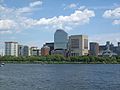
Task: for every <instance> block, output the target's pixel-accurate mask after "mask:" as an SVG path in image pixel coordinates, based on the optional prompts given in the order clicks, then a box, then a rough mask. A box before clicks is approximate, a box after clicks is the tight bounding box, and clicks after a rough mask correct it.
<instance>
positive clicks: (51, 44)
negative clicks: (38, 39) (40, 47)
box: [44, 42, 54, 55]
mask: <svg viewBox="0 0 120 90" xmlns="http://www.w3.org/2000/svg"><path fill="white" fill-rule="evenodd" d="M44 46H48V47H49V48H50V50H49V55H51V51H52V50H54V42H51V43H45V44H44Z"/></svg>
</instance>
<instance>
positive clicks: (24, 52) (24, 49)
mask: <svg viewBox="0 0 120 90" xmlns="http://www.w3.org/2000/svg"><path fill="white" fill-rule="evenodd" d="M18 56H30V48H29V47H28V46H26V45H25V46H24V45H18Z"/></svg>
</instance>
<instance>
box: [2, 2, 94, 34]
mask: <svg viewBox="0 0 120 90" xmlns="http://www.w3.org/2000/svg"><path fill="white" fill-rule="evenodd" d="M38 5H42V2H41V1H36V2H32V3H30V4H29V6H26V7H22V8H8V7H6V6H2V5H0V19H1V20H0V23H1V24H0V25H1V26H0V29H1V30H2V33H5V31H6V33H8V32H9V31H8V30H11V29H13V28H14V32H15V31H16V32H19V31H21V30H25V29H30V28H36V29H37V28H42V29H51V30H53V29H57V28H62V29H68V30H72V28H74V27H76V26H79V25H83V24H86V23H89V21H90V19H91V18H92V17H94V16H95V13H94V11H92V10H89V9H82V10H75V12H74V13H71V14H70V15H66V16H63V15H60V16H54V17H51V18H40V19H33V18H29V17H27V16H25V14H27V13H33V12H32V11H33V9H35V7H36V6H38ZM71 7H75V6H74V4H72V5H71ZM5 24H6V25H5ZM3 30H4V32H3ZM12 32H13V30H12Z"/></svg>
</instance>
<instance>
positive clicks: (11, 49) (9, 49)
mask: <svg viewBox="0 0 120 90" xmlns="http://www.w3.org/2000/svg"><path fill="white" fill-rule="evenodd" d="M5 55H7V56H8V55H10V56H18V42H5Z"/></svg>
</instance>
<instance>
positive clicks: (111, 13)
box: [103, 7, 120, 18]
mask: <svg viewBox="0 0 120 90" xmlns="http://www.w3.org/2000/svg"><path fill="white" fill-rule="evenodd" d="M103 17H105V18H120V7H118V8H115V9H113V10H106V11H105V12H104V14H103Z"/></svg>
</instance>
